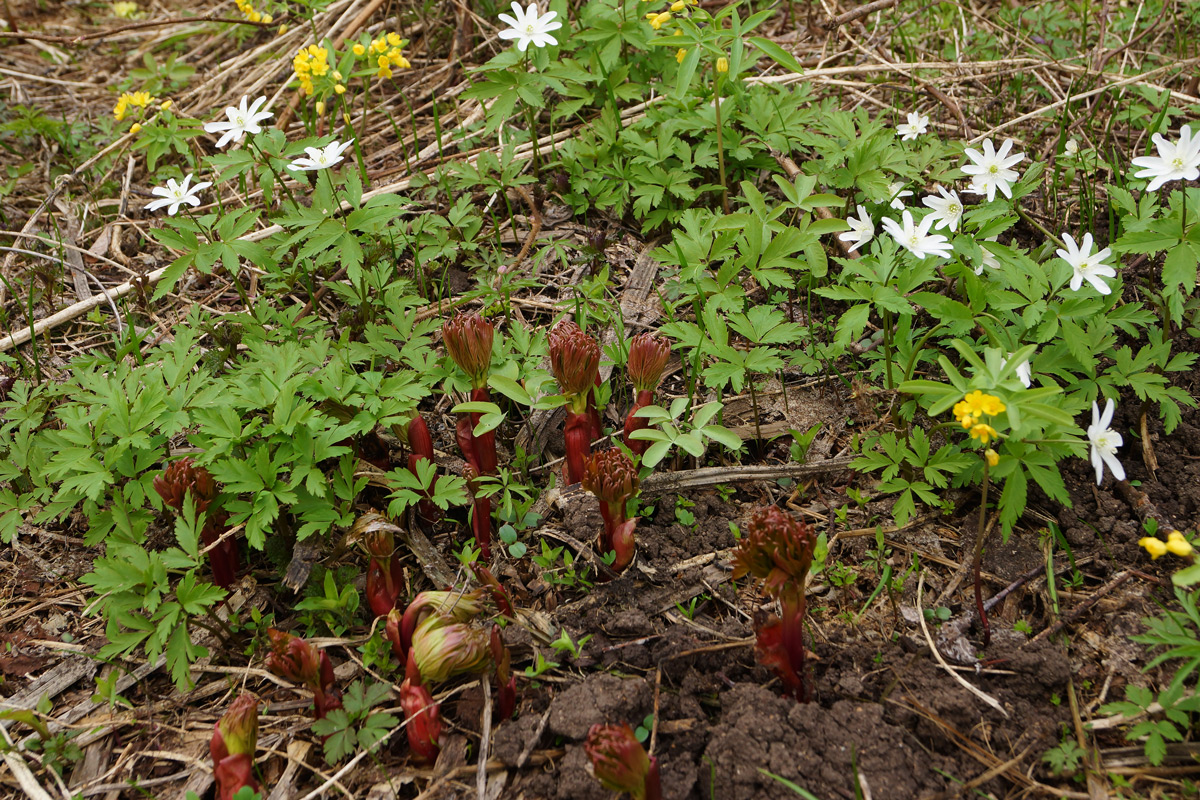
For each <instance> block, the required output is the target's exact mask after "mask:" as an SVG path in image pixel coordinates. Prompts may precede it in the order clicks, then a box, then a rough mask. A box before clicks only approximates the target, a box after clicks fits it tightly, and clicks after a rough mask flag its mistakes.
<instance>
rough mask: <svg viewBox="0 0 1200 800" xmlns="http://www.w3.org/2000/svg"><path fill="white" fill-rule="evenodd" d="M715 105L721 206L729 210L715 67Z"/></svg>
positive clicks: (718, 76) (719, 76)
mask: <svg viewBox="0 0 1200 800" xmlns="http://www.w3.org/2000/svg"><path fill="white" fill-rule="evenodd" d="M713 107H714V108H715V109H716V111H717V167H718V168H719V169H720V171H721V208H723V209H724V211H725V213H726V214H728V213H730V210H729V184H728V183H727V182H726V180H725V140H724V137H723V136H722V134H721V128H722V125H721V73H720V72H717V69H716V67H715V66H714V67H713Z"/></svg>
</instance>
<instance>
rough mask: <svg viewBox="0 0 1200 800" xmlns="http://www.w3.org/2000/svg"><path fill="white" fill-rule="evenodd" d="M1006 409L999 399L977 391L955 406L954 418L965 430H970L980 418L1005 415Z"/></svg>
mask: <svg viewBox="0 0 1200 800" xmlns="http://www.w3.org/2000/svg"><path fill="white" fill-rule="evenodd" d="M1005 408H1006V406H1005V405H1004V403H1002V402H1001V401H1000V398H999V397H995V396H994V395H990V394H984V393H983V392H981V391H978V390H976V391H974V392H971V393H970V394H968V395H967V396H966V397H964V398H963V399H962V400H960V401H958V402H957V403H955V404H954V416H956V417H958V421H959V422H960V423H962V426H963V427H964V428H970V427H972V426H973V425H975V423H976V422H977V421H978V419H979V418H980V417H982V416H985V415H986V416H989V417H994V416H996V415H997V414H1003V413H1004V409H1005Z"/></svg>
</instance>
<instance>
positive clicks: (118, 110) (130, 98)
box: [113, 92, 155, 122]
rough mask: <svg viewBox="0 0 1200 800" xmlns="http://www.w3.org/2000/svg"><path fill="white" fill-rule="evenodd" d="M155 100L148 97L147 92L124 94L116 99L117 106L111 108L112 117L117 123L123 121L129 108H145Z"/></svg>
mask: <svg viewBox="0 0 1200 800" xmlns="http://www.w3.org/2000/svg"><path fill="white" fill-rule="evenodd" d="M154 100H155V98H153V97H151V96H150V93H149V92H125V93H124V94H122V95H121V96H120V97H118V98H117V104H116V105H115V106H113V116H114V117H116V118H117V122H120V121H121V120H123V119H125V115H126V114H128V113H129V109H131V108H143V109H144V108H146V106H148V105H150V104H151V103H153V102H154Z"/></svg>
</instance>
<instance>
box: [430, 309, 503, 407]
mask: <svg viewBox="0 0 1200 800" xmlns="http://www.w3.org/2000/svg"><path fill="white" fill-rule="evenodd" d="M494 337H495V328H493V327H492V323H490V322H488V321H487V320H486V319H484V318H483V317H482V316H480V315H479V314H477V313H474V312H471V313H467V312H461V313H459V314H456V315H455V316H454V317H452V318H450V319H448V320H446V322H444V323H443V324H442V341H444V342H445V343H446V352H447V353H449V354H450V358H451V359H453V361H454V363H455V364H457V365H458V368H459V369H461V370H462V371H463V372H465V373H467V378H468V379H469V380H470V381H471V388H472V389H478V388H480V387H483V386H486V385H487V376H488V370H489V369H490V368H491V365H492V339H493V338H494Z"/></svg>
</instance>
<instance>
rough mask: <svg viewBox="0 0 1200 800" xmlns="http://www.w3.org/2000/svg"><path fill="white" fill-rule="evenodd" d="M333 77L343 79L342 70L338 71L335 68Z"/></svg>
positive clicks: (338, 79)
mask: <svg viewBox="0 0 1200 800" xmlns="http://www.w3.org/2000/svg"><path fill="white" fill-rule="evenodd" d="M333 79H334V80H335V81H340V80H341V79H342V73H341V72H338V71H337V70H336V69H335V70H334V71H333Z"/></svg>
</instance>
